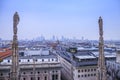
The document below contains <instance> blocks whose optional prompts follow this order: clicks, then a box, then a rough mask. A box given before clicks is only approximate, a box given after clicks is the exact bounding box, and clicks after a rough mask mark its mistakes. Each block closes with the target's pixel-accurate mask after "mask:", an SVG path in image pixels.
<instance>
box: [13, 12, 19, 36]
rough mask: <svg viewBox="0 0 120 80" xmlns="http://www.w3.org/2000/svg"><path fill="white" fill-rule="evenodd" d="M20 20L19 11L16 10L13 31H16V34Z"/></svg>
mask: <svg viewBox="0 0 120 80" xmlns="http://www.w3.org/2000/svg"><path fill="white" fill-rule="evenodd" d="M19 21H20V19H19V15H18V13H17V12H15V14H14V16H13V32H14V34H17V25H18V23H19Z"/></svg>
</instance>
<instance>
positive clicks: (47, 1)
mask: <svg viewBox="0 0 120 80" xmlns="http://www.w3.org/2000/svg"><path fill="white" fill-rule="evenodd" d="M16 11H17V12H18V14H19V16H20V22H19V24H18V38H19V39H33V38H36V37H39V36H41V35H43V36H45V38H47V39H49V38H51V37H52V36H53V35H54V36H57V37H58V38H61V36H64V37H68V38H73V37H76V38H77V39H81V37H84V38H85V39H91V40H98V38H99V35H98V33H99V30H98V18H99V16H102V18H103V24H104V25H103V27H104V39H105V40H120V31H119V30H120V1H119V0H59V1H58V0H19V1H18V0H1V2H0V38H2V39H10V40H12V37H13V15H14V13H15V12H16Z"/></svg>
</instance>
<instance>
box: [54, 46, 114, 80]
mask: <svg viewBox="0 0 120 80" xmlns="http://www.w3.org/2000/svg"><path fill="white" fill-rule="evenodd" d="M98 53H99V52H98V51H93V52H92V50H90V49H87V50H82V51H80V50H79V51H77V50H76V48H71V49H70V50H65V49H62V48H61V47H59V49H57V52H56V54H58V56H59V58H60V61H61V64H62V67H63V68H62V77H63V78H64V79H65V80H96V79H97V69H98V68H97V63H98ZM105 58H106V60H108V61H115V60H116V55H115V52H108V51H105Z"/></svg>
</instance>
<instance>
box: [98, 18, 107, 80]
mask: <svg viewBox="0 0 120 80" xmlns="http://www.w3.org/2000/svg"><path fill="white" fill-rule="evenodd" d="M98 24H99V35H100V37H99V57H98V74H97V80H107V75H106V66H105V56H104V40H103V20H102V18H101V17H99V20H98Z"/></svg>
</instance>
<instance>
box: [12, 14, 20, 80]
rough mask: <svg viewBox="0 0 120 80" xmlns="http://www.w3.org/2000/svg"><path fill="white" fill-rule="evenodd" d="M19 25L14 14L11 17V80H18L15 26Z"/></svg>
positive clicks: (17, 17) (17, 16)
mask: <svg viewBox="0 0 120 80" xmlns="http://www.w3.org/2000/svg"><path fill="white" fill-rule="evenodd" d="M18 23H19V15H18V13H17V12H15V14H14V16H13V33H14V35H13V43H12V66H11V78H10V79H11V80H19V65H18V40H17V25H18Z"/></svg>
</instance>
